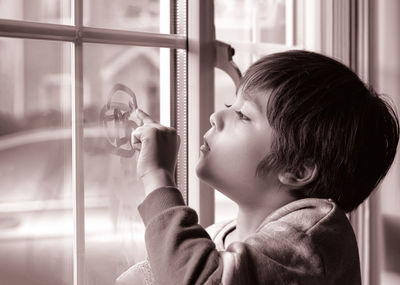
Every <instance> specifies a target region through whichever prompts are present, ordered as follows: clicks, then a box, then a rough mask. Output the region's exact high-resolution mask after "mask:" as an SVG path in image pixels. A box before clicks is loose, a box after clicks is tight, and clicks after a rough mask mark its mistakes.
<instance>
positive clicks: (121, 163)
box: [84, 44, 169, 284]
mask: <svg viewBox="0 0 400 285" xmlns="http://www.w3.org/2000/svg"><path fill="white" fill-rule="evenodd" d="M159 62H160V49H159V48H148V47H127V46H113V45H98V44H85V45H84V80H85V85H84V102H85V103H84V104H85V110H86V111H87V113H86V114H85V117H86V118H87V120H86V122H85V129H84V137H85V140H84V149H85V160H84V165H85V181H84V185H85V204H86V212H85V215H86V217H85V218H86V220H85V227H86V275H87V277H86V278H87V280H88V282H89V284H113V282H114V281H115V279H116V278H117V277H118V276H119V275H120V274H121V273H122V272H123V271H125V270H126V269H127V268H128V267H129V266H131V265H133V264H134V263H136V262H138V261H141V260H143V259H144V258H145V244H144V226H143V224H142V221H141V218H140V216H139V213H138V211H137V206H138V205H139V203H140V202H141V201H142V200H143V199H144V190H143V185H142V184H141V183H140V181H139V180H138V179H137V176H136V156H137V155H136V154H135V155H134V156H133V157H130V158H125V157H121V156H118V155H115V154H112V153H111V150H112V149H110V145H109V142H108V141H107V139H106V137H105V133H104V129H103V128H102V127H99V126H100V124H99V119H100V118H99V115H100V111H101V109H102V108H103V106H104V105H105V104H106V103H107V102H108V100H109V98H110V95H111V94H112V90H113V87H114V86H115V84H117V83H121V84H124V85H126V86H127V87H129V88H130V89H131V90H132V91H133V92H135V94H136V99H137V105H138V106H139V107H140V108H141V109H143V110H144V111H145V112H147V113H149V114H150V115H151V116H152V117H153V118H155V119H156V120H159V119H160V95H159V94H160V77H159V73H160V71H159V68H160V66H159V64H160V63H159ZM165 107H166V108H169V106H165ZM100 252H101V255H102V256H103V257H102V258H99V253H100Z"/></svg>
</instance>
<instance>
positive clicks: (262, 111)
mask: <svg viewBox="0 0 400 285" xmlns="http://www.w3.org/2000/svg"><path fill="white" fill-rule="evenodd" d="M267 101H268V96H267V95H266V94H265V93H261V92H256V91H255V92H252V93H251V94H246V96H245V95H244V94H242V92H241V90H240V91H239V92H238V96H237V97H236V100H235V102H234V104H233V105H232V106H230V107H229V108H226V109H223V110H220V111H217V112H215V113H214V114H212V115H211V117H210V122H211V128H210V129H209V130H208V131H207V133H206V134H205V136H204V140H205V142H204V145H202V146H201V148H200V152H201V154H200V158H199V161H198V163H197V168H196V171H197V175H198V176H199V178H200V179H202V180H203V181H204V182H206V183H207V184H209V185H210V186H212V187H213V188H216V189H218V190H219V191H220V192H222V193H224V194H225V195H227V196H228V197H230V198H231V199H232V200H234V201H235V202H237V203H252V202H253V203H254V202H255V201H256V199H257V197H259V195H258V193H259V192H260V191H265V190H266V188H268V186H272V184H274V183H277V178H276V175H275V174H274V173H272V171H271V173H268V174H266V175H265V176H263V177H261V176H256V169H257V166H258V164H259V163H260V162H261V161H262V159H263V158H264V157H265V156H266V155H267V154H268V153H269V152H270V148H271V143H272V139H273V137H272V134H273V131H272V128H271V126H270V124H269V122H268V119H267V116H266V108H267Z"/></svg>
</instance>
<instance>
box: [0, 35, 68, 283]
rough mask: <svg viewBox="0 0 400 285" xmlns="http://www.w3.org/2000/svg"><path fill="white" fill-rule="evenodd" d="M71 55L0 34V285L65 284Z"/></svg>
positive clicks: (58, 45)
mask: <svg viewBox="0 0 400 285" xmlns="http://www.w3.org/2000/svg"><path fill="white" fill-rule="evenodd" d="M70 55H71V44H69V43H63V42H53V41H52V42H50V41H36V40H22V39H10V38H0V268H1V283H2V284H13V285H23V284H72V244H73V215H72V200H71V196H72V195H71V104H70V102H71V82H70V75H71V66H70V63H71V57H70Z"/></svg>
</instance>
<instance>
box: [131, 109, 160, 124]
mask: <svg viewBox="0 0 400 285" xmlns="http://www.w3.org/2000/svg"><path fill="white" fill-rule="evenodd" d="M135 112H136V116H137V117H138V118H139V119H140V120H141V121H142V122H143V124H149V123H156V121H154V120H153V119H152V118H151V117H150V115H149V114H147V113H146V112H144V111H142V110H141V109H139V108H137V109H136V111H135Z"/></svg>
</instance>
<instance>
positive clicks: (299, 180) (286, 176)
mask: <svg viewBox="0 0 400 285" xmlns="http://www.w3.org/2000/svg"><path fill="white" fill-rule="evenodd" d="M317 174H318V169H317V166H316V165H315V164H306V165H303V167H302V168H301V170H298V171H296V172H294V173H293V172H291V171H285V170H283V171H281V172H279V173H278V179H279V181H280V182H281V183H282V184H284V185H287V186H291V187H295V188H300V187H303V186H305V185H307V184H309V183H311V182H313V181H314V180H315V178H316V177H317Z"/></svg>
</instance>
